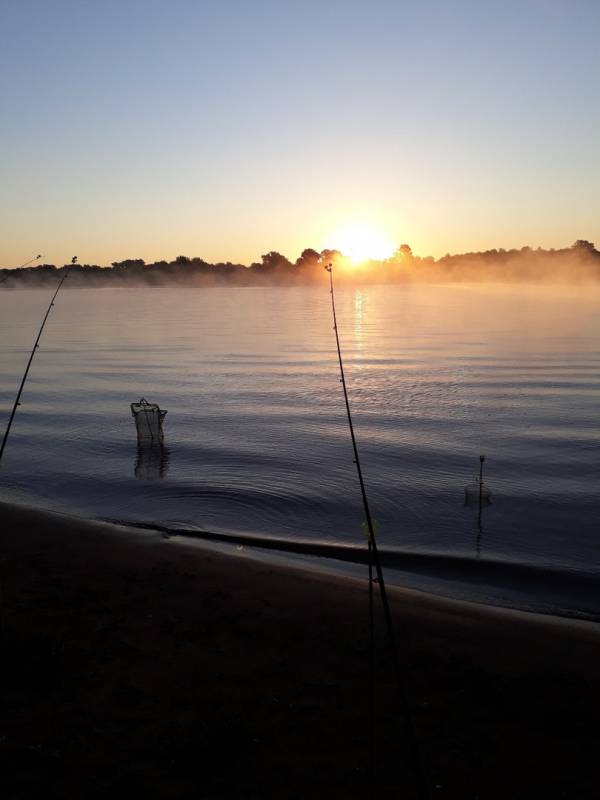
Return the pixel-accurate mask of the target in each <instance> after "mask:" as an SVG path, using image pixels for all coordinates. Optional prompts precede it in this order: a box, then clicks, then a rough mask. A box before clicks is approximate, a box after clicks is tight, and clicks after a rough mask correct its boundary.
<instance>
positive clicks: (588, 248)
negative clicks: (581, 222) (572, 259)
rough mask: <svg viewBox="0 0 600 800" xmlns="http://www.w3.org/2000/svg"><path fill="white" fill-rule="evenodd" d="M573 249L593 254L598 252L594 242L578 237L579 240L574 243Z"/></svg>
mask: <svg viewBox="0 0 600 800" xmlns="http://www.w3.org/2000/svg"><path fill="white" fill-rule="evenodd" d="M571 250H576V251H578V252H580V253H590V254H593V255H595V254H596V253H597V250H596V248H595V246H594V243H593V242H588V240H587V239H577V241H576V242H575V243H574V244H573V245H572V247H571Z"/></svg>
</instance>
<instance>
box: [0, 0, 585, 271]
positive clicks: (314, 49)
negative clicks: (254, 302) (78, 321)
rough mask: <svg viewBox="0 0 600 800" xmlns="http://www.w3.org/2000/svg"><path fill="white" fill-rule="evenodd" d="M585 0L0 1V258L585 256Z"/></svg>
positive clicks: (7, 262)
mask: <svg viewBox="0 0 600 800" xmlns="http://www.w3.org/2000/svg"><path fill="white" fill-rule="evenodd" d="M599 41H600V3H597V2H592V1H590V2H587V1H586V0H569V2H566V0H519V2H515V1H513V0H509V1H508V2H481V1H480V2H465V1H464V0H463V1H459V0H456V2H452V1H451V0H447V1H446V2H441V1H436V2H420V3H418V4H417V3H404V2H381V1H380V2H377V1H376V0H375V1H374V2H371V3H366V2H357V1H356V2H355V1H353V0H346V2H337V0H333V2H327V3H323V2H310V1H308V0H304V2H285V1H282V0H279V2H261V0H254V2H233V0H229V2H228V1H227V0H220V1H219V2H210V1H209V2H199V1H198V2H189V1H187V0H186V1H182V0H171V1H170V2H162V1H161V2H158V1H157V0H144V2H141V0H125V1H124V2H113V1H111V0H108V2H107V1H106V0H105V1H104V2H102V3H100V2H86V0H79V2H65V1H64V0H54V2H52V3H48V2H37V1H36V2H31V0H19V1H18V2H16V1H15V0H0V99H1V108H2V126H1V132H0V145H1V150H0V152H1V154H2V162H1V163H2V166H1V181H0V203H1V218H2V235H1V237H0V264H1V265H3V266H10V265H13V264H17V263H19V262H20V261H25V260H26V259H27V258H29V257H30V256H31V254H34V253H35V252H42V253H44V255H45V257H46V258H45V260H48V261H51V262H54V263H62V262H63V261H65V260H67V259H68V257H69V256H70V255H71V254H72V253H75V252H77V253H78V254H79V255H80V259H81V260H82V261H84V262H88V263H103V264H104V263H109V262H111V261H114V260H119V259H122V258H126V257H142V258H145V259H146V260H154V259H157V258H173V257H174V256H176V255H178V254H180V253H185V254H187V255H198V256H202V257H204V258H206V259H208V260H221V259H231V260H234V261H243V262H249V261H251V260H255V259H257V258H258V257H259V256H260V254H261V253H262V252H265V251H267V250H269V249H278V250H280V251H282V252H284V253H285V254H286V255H288V256H289V257H292V258H295V257H296V256H297V255H298V253H299V251H300V250H301V249H302V248H303V247H307V246H312V247H316V248H321V247H325V246H335V245H336V241H335V232H336V230H339V229H340V228H341V227H344V226H347V225H349V224H353V223H354V222H356V223H365V224H368V225H369V224H372V225H373V226H375V227H378V228H380V229H381V230H384V231H385V232H386V234H387V235H388V236H389V238H390V240H393V241H394V242H396V243H398V244H399V243H401V242H405V241H406V242H409V243H410V244H411V245H412V246H413V249H414V250H415V251H416V252H419V253H421V254H423V255H425V254H433V255H436V256H439V255H443V254H444V253H445V252H447V251H451V252H458V251H464V250H475V249H484V248H488V247H494V246H504V247H513V246H517V247H520V246H523V245H525V244H529V245H533V246H537V245H543V246H548V247H551V246H555V247H560V246H564V245H568V244H570V243H571V242H572V241H573V240H574V239H576V238H581V237H585V238H590V239H594V237H595V238H596V239H600V213H599V212H600V201H599V195H598V189H599V187H600V156H599V145H598V142H599V137H598V133H597V131H598V128H599V123H600V104H599V103H598V100H599V97H600V92H599V90H600V47H599V46H598V42H599Z"/></svg>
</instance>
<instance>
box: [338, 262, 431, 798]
mask: <svg viewBox="0 0 600 800" xmlns="http://www.w3.org/2000/svg"><path fill="white" fill-rule="evenodd" d="M325 269H326V270H327V272H328V273H329V290H330V294H331V310H332V313H333V330H334V331H335V341H336V345H337V353H338V361H339V364H340V376H341V378H340V383H341V384H342V389H343V390H344V401H345V404H346V416H347V417H348V428H349V430H350V438H351V439H352V449H353V451H354V464H355V465H356V473H357V476H358V482H359V484H360V492H361V496H362V504H363V509H364V512H365V519H366V523H367V531H368V542H369V559H372V564H373V566H374V567H375V572H376V574H377V579H378V583H379V594H380V597H381V605H382V606H383V614H384V617H385V624H386V628H387V634H388V640H389V645H390V651H391V655H392V663H393V667H394V673H395V676H396V681H397V684H398V691H399V694H400V703H401V708H402V715H403V717H404V726H405V730H406V736H407V739H408V743H409V748H410V754H411V760H412V766H413V771H414V775H415V788H416V791H417V797H418V799H419V800H426V797H427V790H426V783H425V775H424V771H423V766H422V764H421V755H420V752H419V745H418V742H417V735H416V731H415V727H414V723H413V719H412V715H411V712H410V706H409V704H408V698H407V694H406V686H405V684H406V681H405V677H404V669H403V666H402V663H401V661H400V655H399V653H398V645H397V643H396V635H395V633H394V624H393V621H392V612H391V609H390V604H389V600H388V594H387V589H386V585H385V580H384V577H383V569H382V567H381V560H380V558H379V550H378V549H377V539H376V537H375V526H374V524H373V518H372V516H371V509H370V507H369V499H368V497H367V490H366V486H365V481H364V478H363V473H362V467H361V463H360V456H359V454H358V445H357V442H356V436H355V434H354V424H353V422H352V412H351V411H350V401H349V399H348V387H347V386H346V375H345V373H344V362H343V360H342V349H341V346H340V336H339V332H338V326H337V316H336V311H335V293H334V290H333V264H328V265H327V266H326V267H325ZM369 578H370V586H371V587H372V583H373V581H372V568H371V567H370V569H369ZM369 606H370V609H369V616H370V621H371V625H372V624H373V611H372V594H370V595H369ZM372 636H373V634H372V633H371V637H372ZM371 669H372V667H371Z"/></svg>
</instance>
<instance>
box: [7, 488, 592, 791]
mask: <svg viewBox="0 0 600 800" xmlns="http://www.w3.org/2000/svg"><path fill="white" fill-rule="evenodd" d="M0 522H1V523H2V524H1V530H2V531H3V533H4V535H3V537H2V548H1V550H0V580H1V584H2V638H3V645H4V646H3V652H4V654H5V656H4V659H3V663H2V668H3V671H4V673H5V674H4V677H3V681H2V686H3V693H2V694H3V697H2V701H3V709H4V713H3V715H2V717H1V718H0V763H1V764H2V768H3V770H4V775H5V783H6V782H8V786H9V792H8V795H9V796H15V797H20V796H26V797H37V796H38V795H39V796H42V795H44V796H45V797H71V796H72V797H76V796H81V793H82V791H83V790H84V787H85V794H86V796H88V797H94V798H95V797H98V798H99V797H103V796H105V795H106V792H108V791H116V790H123V788H125V789H126V790H129V791H131V792H134V793H141V792H142V791H143V792H144V794H145V795H146V796H147V797H151V798H154V797H156V798H176V797H177V798H180V797H192V796H194V797H198V796H201V797H211V798H212V797H214V798H221V797H225V798H229V797H231V798H244V797H248V798H251V797H252V798H253V797H257V798H258V797H269V798H270V797H278V798H279V797H282V796H285V797H298V798H300V797H303V796H306V793H307V792H312V793H313V795H314V796H320V795H322V794H325V793H327V794H328V795H330V796H332V797H346V798H354V797H356V798H358V797H364V796H366V793H367V792H368V787H369V786H374V788H376V790H377V791H378V792H379V793H380V794H381V795H382V796H383V797H395V796H397V795H398V792H401V793H403V795H404V796H406V797H409V798H410V797H412V796H414V795H413V779H412V773H411V769H410V764H409V763H408V758H407V749H406V744H405V742H404V741H403V734H402V726H401V723H400V720H399V714H398V711H397V700H396V689H395V685H394V682H393V680H392V675H391V670H390V663H389V658H388V652H387V647H386V641H385V636H384V629H383V620H382V617H381V610H380V608H379V604H378V603H377V604H376V615H377V619H376V652H375V675H376V683H375V697H376V705H375V716H374V718H373V725H374V731H375V748H376V774H375V778H374V781H375V783H374V784H373V783H371V782H370V780H369V775H368V764H367V758H366V753H367V751H368V737H367V731H368V728H369V715H368V680H367V678H368V624H367V622H368V620H367V614H368V610H367V589H366V582H365V581H362V580H357V579H353V578H347V577H341V576H331V575H324V574H320V573H317V572H311V571H309V570H306V569H299V568H297V567H296V566H291V565H279V564H277V565H274V564H273V563H268V562H266V561H261V560H259V559H254V558H248V557H247V555H246V554H242V555H241V556H240V555H239V553H235V554H231V553H228V554H225V553H222V552H217V551H216V550H214V549H210V548H207V547H199V546H198V545H196V544H193V545H190V546H187V545H185V544H180V543H177V544H176V546H175V543H174V542H173V541H172V540H168V539H164V538H163V537H162V536H161V535H160V534H159V533H156V534H152V533H147V532H145V531H144V532H140V531H139V530H136V529H127V528H120V527H118V528H117V527H116V526H112V525H108V524H107V523H101V522H85V521H83V520H79V519H76V518H72V517H66V516H63V515H60V514H56V513H45V512H39V511H35V510H32V509H28V508H24V507H19V506H9V505H7V504H3V503H2V504H0ZM390 601H391V605H392V611H393V615H394V621H395V624H396V627H397V635H398V636H399V639H400V641H401V643H402V656H403V659H404V663H405V667H406V676H407V677H406V680H407V691H408V695H409V703H410V707H411V711H412V716H413V721H414V725H415V728H416V730H417V737H418V741H419V747H420V750H421V755H422V759H423V762H424V764H425V772H426V776H427V782H428V785H429V787H430V793H431V794H432V795H433V796H437V795H438V793H439V796H440V797H442V796H443V797H447V798H456V800H459V798H460V800H466V799H467V798H473V799H474V798H475V797H479V798H480V800H501V799H502V800H504V799H505V798H506V797H514V798H520V797H522V798H525V797H529V796H534V794H536V795H537V794H539V795H542V796H545V797H546V798H557V800H558V798H561V797H571V796H572V797H575V796H576V797H577V798H578V800H579V799H581V800H585V798H590V799H591V798H592V797H595V795H596V788H597V786H596V774H595V768H594V766H593V765H594V764H595V753H596V752H597V748H598V745H599V744H600V735H599V733H598V731H597V718H598V716H597V715H598V712H599V711H600V699H598V697H597V693H596V692H595V691H594V686H595V683H596V676H597V671H598V667H599V666H600V626H599V625H598V624H596V623H593V622H584V621H579V620H571V619H564V618H554V617H550V616H546V615H537V614H530V613H527V612H519V611H514V610H510V609H502V608H497V607H490V606H483V605H480V604H475V603H468V602H464V601H456V600H452V599H445V598H439V597H435V596H433V595H429V594H425V593H423V592H418V591H415V590H412V589H401V588H397V587H393V588H392V587H390ZM438 786H439V787H440V788H439V789H437V788H436V787H438ZM13 787H14V788H13ZM23 787H27V790H25V789H24V788H23ZM11 789H13V794H12V795H11V793H10V790H11ZM17 789H18V790H19V791H20V792H21V793H20V794H19V793H18V791H17Z"/></svg>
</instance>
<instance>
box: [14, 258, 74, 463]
mask: <svg viewBox="0 0 600 800" xmlns="http://www.w3.org/2000/svg"><path fill="white" fill-rule="evenodd" d="M38 258H39V256H38ZM34 260H35V259H34ZM76 261H77V256H73V258H72V259H71V263H70V264H69V266H68V267H67V268H66V270H65V274H64V275H63V276H62V278H61V279H60V282H59V284H58V286H57V287H56V291H55V292H54V294H53V295H52V300H51V301H50V305H49V306H48V308H47V310H46V313H45V315H44V319H43V320H42V324H41V325H40V329H39V331H38V335H37V338H36V340H35V344H34V345H33V348H32V350H31V353H30V355H29V361H28V362H27V366H26V367H25V372H24V373H23V378H22V379H21V385H20V386H19V391H18V392H17V396H16V398H15V402H14V405H13V407H12V411H11V412H10V417H9V419H8V425H7V426H6V430H5V431H4V437H3V439H2V444H1V445H0V461H2V455H3V453H4V448H5V447H6V442H7V441H8V434H9V433H10V429H11V427H12V424H13V420H14V418H15V414H16V413H17V408H18V407H19V406H20V405H21V394H22V392H23V387H24V386H25V381H26V380H27V376H28V375H29V368H30V367H31V362H32V361H33V357H34V355H35V351H36V350H37V349H38V347H39V346H40V338H41V336H42V333H43V331H44V326H45V325H46V320H47V319H48V317H49V316H50V311H51V310H52V307H53V306H54V301H55V300H56V295H57V294H58V293H59V292H60V287H61V286H62V285H63V283H64V282H65V279H66V277H67V275H68V274H69V270H70V269H71V267H72V266H73V264H75V262H76Z"/></svg>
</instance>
